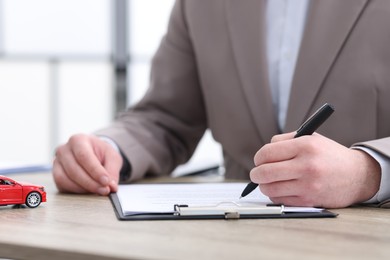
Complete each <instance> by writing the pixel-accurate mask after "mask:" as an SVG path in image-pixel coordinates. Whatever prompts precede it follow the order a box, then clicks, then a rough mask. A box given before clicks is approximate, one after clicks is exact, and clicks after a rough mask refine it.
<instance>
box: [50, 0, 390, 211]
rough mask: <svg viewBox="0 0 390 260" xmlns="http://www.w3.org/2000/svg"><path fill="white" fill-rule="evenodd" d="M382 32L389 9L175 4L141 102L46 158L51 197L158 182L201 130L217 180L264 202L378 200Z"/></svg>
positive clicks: (385, 113)
mask: <svg viewBox="0 0 390 260" xmlns="http://www.w3.org/2000/svg"><path fill="white" fill-rule="evenodd" d="M291 2H293V3H291ZM298 2H299V4H297V3H298ZM389 22H390V3H389V2H388V1H387V0H359V1H357V0H344V1H338V0H328V1H321V0H312V1H310V2H309V1H307V0H302V1H286V0H284V1H279V0H272V1H265V0H263V1H233V0H231V1H207V2H205V1H177V2H176V4H175V6H174V9H173V12H172V16H171V20H170V23H169V27H168V32H167V34H166V36H165V37H164V38H163V40H162V42H161V45H160V47H159V49H158V51H157V53H156V55H155V57H154V59H153V63H152V73H151V86H150V89H149V91H148V92H147V94H146V95H145V97H144V98H143V99H142V100H141V101H140V103H139V104H137V105H136V106H135V107H134V108H131V109H129V110H128V111H127V112H125V113H123V114H122V115H121V116H120V118H119V119H118V120H117V121H116V122H115V123H113V124H112V125H111V126H110V127H108V128H106V129H103V130H101V131H98V132H97V133H96V136H92V135H75V136H73V137H71V138H70V140H69V142H68V143H66V144H65V145H63V146H60V147H59V148H58V149H57V152H56V158H55V160H54V166H53V174H54V179H55V182H56V184H57V187H58V189H59V190H60V191H62V192H77V193H85V192H91V193H98V194H101V195H106V194H108V193H109V192H111V191H116V189H117V184H118V180H119V178H121V181H123V182H130V181H133V180H136V179H139V178H142V177H143V176H145V174H152V175H158V174H168V173H169V172H171V171H172V170H173V169H174V167H175V166H176V165H178V164H180V163H183V162H185V161H186V160H187V159H188V158H189V157H190V156H191V154H192V152H193V151H194V149H195V147H196V145H197V143H198V141H199V139H200V138H201V137H202V135H203V133H204V131H205V129H206V128H210V129H211V131H212V133H213V136H214V138H215V139H216V140H217V141H218V142H220V143H221V144H222V146H223V151H224V159H225V168H226V177H227V178H248V177H250V179H251V180H252V181H253V182H255V183H259V187H260V189H261V190H262V192H263V193H264V194H266V195H268V196H269V197H270V198H271V199H272V200H273V201H274V202H276V203H284V204H287V205H300V206H322V207H328V208H338V207H346V206H349V205H352V204H355V203H360V202H370V203H378V202H382V201H385V200H386V199H388V198H390V192H389V191H390V187H389V186H390V182H389V180H388V178H389V177H388V175H389V171H390V170H389V168H388V167H389V165H390V162H389V161H390V159H389V155H390V137H389V136H390V120H389V119H388V118H389V115H390V102H389V100H390V74H389V73H388V68H390V51H389V50H388V49H389V48H388V46H390V34H389V33H388V29H387V24H388V23H389ZM291 24H292V26H291ZM289 48H291V49H289ZM289 50H290V52H289ZM325 102H328V103H331V104H332V105H334V107H335V108H336V112H335V113H334V114H333V115H332V117H331V118H330V119H329V120H328V121H327V122H325V123H324V124H323V125H322V126H321V128H320V129H319V132H320V133H321V134H318V133H315V134H313V135H311V136H304V137H300V138H295V139H294V138H293V136H294V130H296V129H297V127H298V126H299V125H300V124H301V123H302V122H303V121H304V120H305V119H306V118H307V117H308V116H309V115H310V114H311V113H313V112H314V111H315V110H316V109H317V108H318V107H320V106H321V105H322V104H323V103H325ZM282 132H284V133H286V134H280V133H282ZM269 142H270V143H269ZM116 149H117V150H116ZM120 153H122V156H121V155H120ZM253 157H254V160H253ZM121 169H122V171H121ZM120 171H121V174H120V175H119V172H120Z"/></svg>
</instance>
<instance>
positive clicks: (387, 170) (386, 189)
mask: <svg viewBox="0 0 390 260" xmlns="http://www.w3.org/2000/svg"><path fill="white" fill-rule="evenodd" d="M352 148H353V149H358V150H362V151H364V152H366V153H368V154H369V155H370V156H371V157H372V158H374V160H376V161H377V162H378V163H379V165H380V167H381V182H380V186H379V190H378V192H377V193H376V194H375V195H374V196H373V197H372V198H371V199H369V200H367V201H365V202H364V203H379V202H383V201H385V200H387V199H389V198H390V159H389V158H388V157H386V156H384V155H382V154H380V153H378V152H376V151H374V150H372V149H370V148H367V147H363V146H353V147H352Z"/></svg>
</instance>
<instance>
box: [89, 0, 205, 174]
mask: <svg viewBox="0 0 390 260" xmlns="http://www.w3.org/2000/svg"><path fill="white" fill-rule="evenodd" d="M183 3H184V1H177V3H176V4H175V6H174V8H173V11H172V14H171V18H170V22H169V26H168V31H167V33H166V35H165V37H164V38H163V39H162V42H161V44H160V47H159V49H158V51H157V53H156V54H155V56H154V58H153V60H152V69H151V81H150V84H151V85H150V86H149V90H148V92H147V93H146V95H145V97H144V98H143V99H142V100H141V101H140V102H139V103H138V104H136V105H135V106H134V107H132V108H130V109H128V110H127V111H126V112H124V113H122V114H121V115H120V116H119V118H118V119H117V120H116V121H115V122H114V123H113V124H112V125H111V126H110V127H108V128H105V129H102V130H100V131H97V132H96V134H98V135H101V136H107V137H109V138H111V139H112V140H113V141H115V142H116V143H117V144H118V146H119V148H120V150H121V151H122V152H123V154H124V156H126V157H127V159H128V160H129V162H130V164H131V169H132V170H131V175H130V178H129V179H128V180H126V181H133V180H136V179H140V178H142V177H143V176H144V175H145V174H146V173H148V174H152V175H157V174H168V173H170V172H171V171H172V170H173V169H174V167H175V166H176V165H178V164H181V163H184V162H185V161H186V160H188V159H189V158H190V156H191V155H192V153H193V151H194V150H195V148H196V145H197V143H198V142H199V140H200V138H201V137H202V135H203V134H204V131H205V129H206V116H205V111H204V104H203V99H202V94H201V90H200V87H199V80H198V76H197V68H196V63H195V58H194V53H193V49H192V46H191V41H190V39H189V36H188V33H187V29H186V26H185V14H184V13H183V12H182V4H183Z"/></svg>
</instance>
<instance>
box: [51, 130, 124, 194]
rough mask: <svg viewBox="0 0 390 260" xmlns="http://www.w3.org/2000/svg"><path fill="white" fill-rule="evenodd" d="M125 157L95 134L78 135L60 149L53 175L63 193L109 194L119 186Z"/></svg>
mask: <svg viewBox="0 0 390 260" xmlns="http://www.w3.org/2000/svg"><path fill="white" fill-rule="evenodd" d="M122 161H123V159H122V156H121V155H120V154H119V153H118V152H117V151H116V150H115V149H114V148H113V147H112V146H111V145H110V144H108V143H107V142H105V141H103V140H101V139H99V138H98V137H96V136H93V135H83V134H79V135H74V136H72V137H71V138H70V139H69V141H68V142H67V143H66V144H64V145H61V146H59V147H58V148H57V150H56V158H55V159H54V163H53V176H54V181H55V183H56V185H57V188H58V190H59V191H60V192H73V193H97V194H100V195H108V194H109V193H110V192H115V191H116V190H117V189H118V181H119V171H120V169H121V167H122V163H123V162H122Z"/></svg>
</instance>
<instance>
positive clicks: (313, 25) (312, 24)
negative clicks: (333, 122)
mask: <svg viewBox="0 0 390 260" xmlns="http://www.w3.org/2000/svg"><path fill="white" fill-rule="evenodd" d="M368 1H369V0H343V1H340V0H326V1H325V0H312V2H311V5H310V7H309V10H308V17H307V21H306V29H305V33H304V36H303V39H302V44H301V48H300V49H301V51H300V54H299V56H298V60H297V65H296V69H295V74H294V79H293V83H292V89H291V92H290V93H291V95H290V101H289V108H288V114H287V121H286V127H285V131H293V130H296V129H297V128H298V127H299V125H300V124H301V123H302V122H303V121H304V120H305V119H306V118H307V117H308V116H310V113H312V112H313V111H314V110H315V109H316V107H313V105H314V103H315V101H319V100H316V96H317V94H318V92H319V91H320V89H321V87H322V85H323V83H324V81H325V79H326V77H327V75H328V73H329V70H330V69H331V67H332V64H333V63H334V61H335V60H336V58H337V56H338V54H339V52H340V51H341V50H342V47H343V44H344V42H345V41H346V39H347V38H348V35H349V33H350V31H351V30H352V29H353V27H354V25H355V24H356V22H357V20H358V19H359V16H360V15H361V13H362V12H363V10H364V8H365V7H366V5H367V3H368ZM326 101H327V100H324V101H323V102H326Z"/></svg>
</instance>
